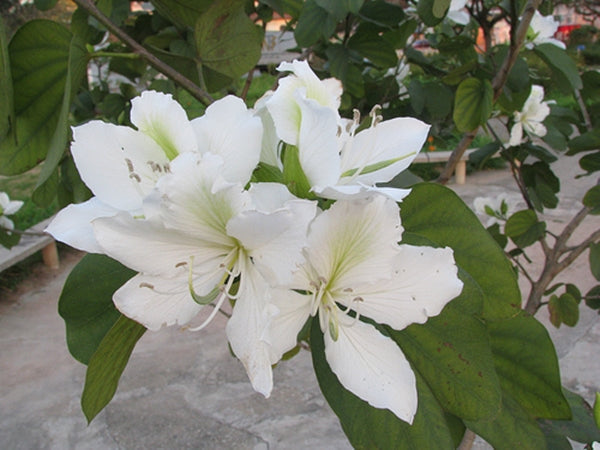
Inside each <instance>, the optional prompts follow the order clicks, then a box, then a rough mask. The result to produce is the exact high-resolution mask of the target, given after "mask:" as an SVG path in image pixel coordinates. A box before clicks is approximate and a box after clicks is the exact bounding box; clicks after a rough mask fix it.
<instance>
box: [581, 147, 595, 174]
mask: <svg viewBox="0 0 600 450" xmlns="http://www.w3.org/2000/svg"><path fill="white" fill-rule="evenodd" d="M579 166H580V167H581V168H582V169H583V170H585V171H586V172H587V174H586V175H590V174H592V173H594V172H597V171H599V170H600V152H594V153H590V154H588V155H585V156H584V157H583V158H581V159H580V160H579Z"/></svg>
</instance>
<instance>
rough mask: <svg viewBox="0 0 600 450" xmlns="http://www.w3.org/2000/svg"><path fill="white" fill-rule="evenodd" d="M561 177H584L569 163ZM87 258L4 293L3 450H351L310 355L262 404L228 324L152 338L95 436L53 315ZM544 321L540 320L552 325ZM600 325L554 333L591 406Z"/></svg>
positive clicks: (577, 188) (503, 176) (598, 382)
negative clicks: (232, 345) (232, 348)
mask: <svg viewBox="0 0 600 450" xmlns="http://www.w3.org/2000/svg"><path fill="white" fill-rule="evenodd" d="M556 170H558V171H560V172H561V173H564V174H565V175H569V176H570V175H573V174H575V173H578V169H577V166H576V163H575V161H570V160H565V161H561V162H559V164H558V165H557V167H556ZM593 182H594V180H587V179H586V180H581V181H573V182H569V183H567V184H565V185H564V186H563V190H562V193H563V197H562V198H561V203H560V206H559V208H558V209H557V210H556V211H555V212H553V213H552V214H551V215H549V220H550V221H551V228H552V229H553V230H560V228H561V227H562V226H564V223H565V221H566V220H568V218H569V217H570V216H571V215H572V214H573V212H574V211H575V210H576V209H577V208H578V206H579V204H578V203H577V201H576V199H577V198H581V193H582V192H585V189H586V186H589V185H590V183H593ZM467 183H468V184H466V185H464V186H452V187H453V188H454V189H455V190H456V191H457V192H458V193H459V195H461V196H462V197H463V198H464V199H465V201H466V202H467V203H472V199H473V198H474V197H475V196H479V195H486V196H489V195H496V194H498V193H500V192H508V193H509V195H513V194H514V195H515V196H516V193H517V190H516V188H515V186H514V184H513V182H512V179H511V178H510V175H509V174H508V172H507V171H495V172H483V173H477V174H475V175H473V176H469V177H468V179H467ZM599 226H600V221H599V220H598V218H594V220H590V221H587V222H586V224H585V226H584V227H583V228H584V229H583V230H582V231H583V234H585V233H586V232H587V233H589V232H590V230H594V229H597V228H598V227H599ZM80 256H81V255H80V254H78V253H75V252H66V253H63V254H62V266H61V269H60V270H59V271H54V272H53V271H51V270H49V269H45V268H43V267H41V268H37V269H36V271H37V272H36V278H34V279H32V280H29V281H27V282H25V283H23V285H22V286H21V287H20V289H19V290H18V292H16V293H14V294H8V295H7V294H5V293H4V294H2V293H0V294H1V295H3V297H4V298H1V299H0V449H7V450H13V449H14V450H16V449H38V448H39V449H71V448H72V449H138V448H139V449H149V448H153V449H154V448H169V449H171V448H199V449H309V448H310V449H346V448H349V445H348V443H347V442H346V439H345V437H344V435H343V433H342V431H341V428H340V426H339V424H338V422H337V419H336V417H335V416H334V414H333V413H332V412H331V410H330V409H329V407H328V406H327V404H326V402H325V401H324V399H323V397H322V395H321V393H320V392H319V389H318V386H317V383H316V380H315V377H314V375H313V372H312V369H311V363H310V356H309V355H308V354H307V353H306V352H304V353H303V354H301V355H300V356H298V357H296V358H294V359H293V361H292V362H291V363H282V364H280V365H279V367H278V368H277V369H276V370H275V389H274V391H273V394H272V396H271V399H269V400H266V399H264V398H263V397H262V396H261V395H259V394H256V393H254V391H253V390H252V388H251V387H250V384H249V383H248V381H247V378H246V374H245V373H244V371H243V368H242V366H241V364H239V363H238V362H237V361H236V360H234V359H233V358H232V357H231V356H230V354H229V351H228V349H227V347H226V346H225V345H224V342H225V340H224V331H223V324H224V322H223V320H215V321H214V322H213V323H212V324H211V325H210V326H209V327H208V328H207V329H205V330H203V331H201V332H198V333H187V332H182V331H180V330H178V329H174V328H171V329H166V330H163V331H161V332H158V333H146V335H145V336H144V337H143V338H142V339H141V341H140V342H139V343H138V345H137V347H136V350H135V352H134V355H133V357H132V360H131V361H130V364H129V366H128V367H127V369H126V371H125V373H124V375H123V378H122V380H121V384H120V386H119V390H118V393H117V395H116V397H115V399H114V400H113V402H112V403H111V404H110V405H109V406H108V407H107V408H106V409H105V410H104V411H103V412H102V413H100V415H99V416H98V417H97V418H96V419H95V420H94V421H93V422H92V424H91V425H89V426H88V425H87V424H86V421H85V418H84V416H83V414H82V413H81V410H80V406H79V399H80V394H81V389H82V386H83V381H84V376H85V368H84V366H82V365H81V364H79V363H77V362H76V361H75V360H73V359H72V358H71V356H70V355H69V354H68V352H67V349H66V345H65V336H64V326H63V323H62V320H61V319H60V317H59V316H58V314H57V312H56V308H57V298H58V296H59V293H60V290H61V288H62V284H63V283H64V280H65V278H66V276H67V274H68V272H69V270H70V269H71V268H72V267H73V266H74V264H75V263H76V262H77V261H78V259H79V257H80ZM584 258H585V259H582V260H580V261H579V262H578V263H577V264H575V265H574V266H573V267H571V269H570V270H569V272H568V273H566V274H565V275H564V276H563V278H564V279H568V280H571V281H576V282H577V284H578V285H580V286H581V287H582V288H583V289H584V292H585V289H587V288H589V287H591V286H593V284H594V282H593V278H592V276H591V274H590V272H589V269H588V266H587V256H585V257H584ZM523 288H524V289H525V288H526V285H524V286H523ZM546 316H547V313H546V312H545V311H541V313H540V314H539V318H540V320H541V321H542V322H545V323H547V319H546ZM599 317H600V316H598V315H597V314H596V313H595V312H593V311H591V310H589V309H586V308H582V317H581V320H580V323H579V325H578V326H577V327H576V328H574V329H570V328H565V327H564V326H563V327H561V328H560V329H559V330H554V329H553V328H552V326H549V329H550V332H551V335H552V336H553V338H554V339H555V342H556V345H557V351H558V354H559V356H560V364H561V368H562V376H563V380H564V384H565V385H566V386H568V387H570V388H571V389H573V390H575V391H577V392H579V393H580V394H582V395H583V396H584V397H585V398H587V399H588V400H590V401H591V400H592V399H593V394H594V392H595V391H599V390H600V358H598V356H597V355H598V348H599V347H598V343H599V342H600V319H599ZM476 448H485V444H483V443H481V442H479V443H477V444H476Z"/></svg>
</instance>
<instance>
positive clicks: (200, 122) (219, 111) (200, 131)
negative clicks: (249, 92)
mask: <svg viewBox="0 0 600 450" xmlns="http://www.w3.org/2000/svg"><path fill="white" fill-rule="evenodd" d="M192 126H193V128H194V131H195V133H196V136H197V138H198V146H199V150H200V152H202V153H206V152H210V153H214V154H217V155H220V156H221V157H222V158H223V160H224V161H225V164H224V166H223V171H222V175H223V177H224V178H225V179H226V180H228V181H232V182H238V181H239V182H241V183H242V184H246V183H247V182H248V180H249V179H250V176H251V175H252V171H253V170H254V169H255V168H256V165H257V164H258V161H259V157H260V152H261V146H262V132H263V131H262V130H263V129H262V123H261V120H260V118H258V117H256V116H255V115H254V114H253V113H252V111H249V110H248V109H247V108H246V105H245V104H244V102H243V101H242V99H240V98H238V97H234V96H232V95H228V96H227V97H225V98H222V99H220V100H217V101H216V102H214V103H213V104H211V105H210V106H209V107H208V108H207V109H206V112H205V114H204V115H203V116H201V117H198V118H197V119H194V120H193V121H192Z"/></svg>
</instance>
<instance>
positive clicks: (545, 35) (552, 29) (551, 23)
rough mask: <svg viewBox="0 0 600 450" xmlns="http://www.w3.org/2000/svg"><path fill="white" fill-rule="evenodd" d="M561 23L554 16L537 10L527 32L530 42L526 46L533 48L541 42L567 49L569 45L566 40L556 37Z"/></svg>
mask: <svg viewBox="0 0 600 450" xmlns="http://www.w3.org/2000/svg"><path fill="white" fill-rule="evenodd" d="M559 25H560V23H559V22H558V21H556V20H554V17H552V16H542V15H541V14H540V12H539V11H536V12H535V14H534V15H533V17H532V18H531V22H530V24H529V30H528V32H527V40H528V41H529V42H528V43H527V44H526V47H527V48H529V49H531V48H533V47H535V46H536V45H540V44H552V45H556V46H557V47H560V48H562V49H566V48H567V47H566V45H565V43H564V42H562V41H559V40H558V39H556V38H554V34H555V33H556V30H557V29H558V26H559Z"/></svg>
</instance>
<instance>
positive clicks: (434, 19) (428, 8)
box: [417, 0, 450, 27]
mask: <svg viewBox="0 0 600 450" xmlns="http://www.w3.org/2000/svg"><path fill="white" fill-rule="evenodd" d="M449 7H450V0H419V2H418V3H417V12H418V13H419V17H420V18H421V19H423V22H425V25H428V26H430V27H432V26H434V25H437V24H438V23H440V22H441V21H442V20H443V19H444V17H445V16H446V13H447V12H448V8H449Z"/></svg>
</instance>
